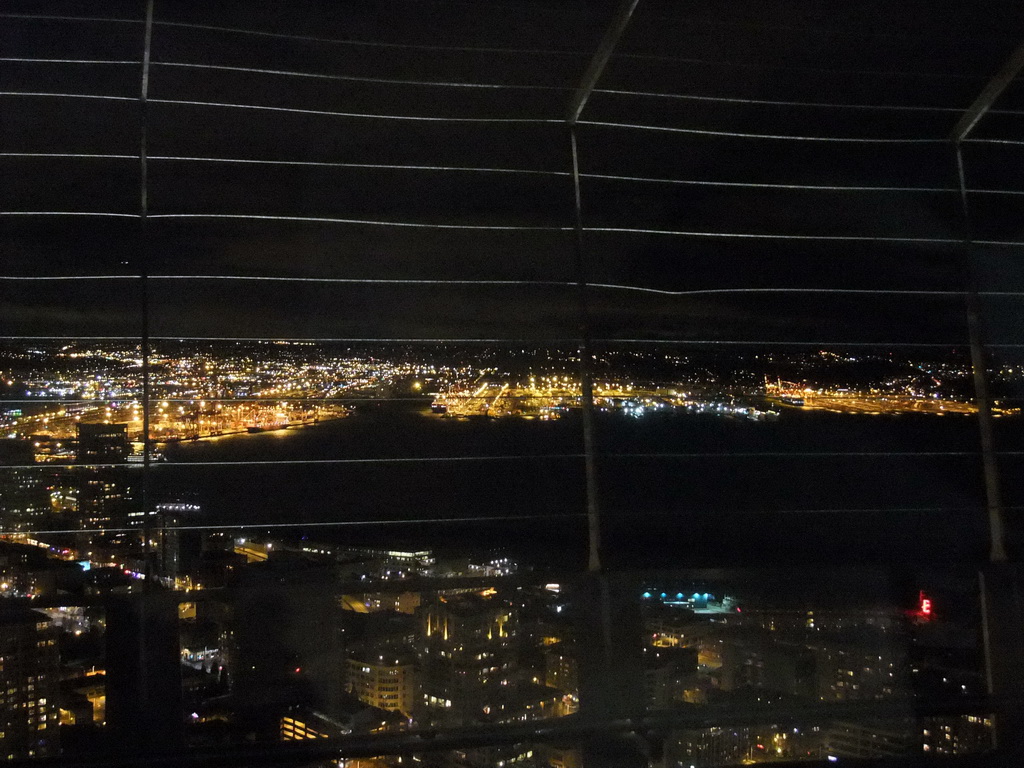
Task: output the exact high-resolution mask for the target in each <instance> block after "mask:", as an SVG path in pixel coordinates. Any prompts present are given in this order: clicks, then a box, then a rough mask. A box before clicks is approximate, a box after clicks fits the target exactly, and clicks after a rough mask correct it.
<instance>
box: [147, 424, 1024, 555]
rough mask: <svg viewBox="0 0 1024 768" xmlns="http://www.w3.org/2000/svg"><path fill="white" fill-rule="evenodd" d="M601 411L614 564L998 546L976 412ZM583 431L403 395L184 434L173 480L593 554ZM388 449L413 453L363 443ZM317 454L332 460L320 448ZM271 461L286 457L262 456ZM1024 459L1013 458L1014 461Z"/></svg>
mask: <svg viewBox="0 0 1024 768" xmlns="http://www.w3.org/2000/svg"><path fill="white" fill-rule="evenodd" d="M597 427H598V430H597V432H598V447H599V455H600V459H599V462H598V470H599V472H598V477H599V491H600V502H601V510H602V519H603V524H602V534H603V544H604V550H605V559H606V562H607V563H609V564H611V565H615V566H619V567H622V566H628V567H637V568H645V567H665V566H667V565H675V566H681V567H689V566H704V565H710V564H715V565H720V564H727V565H759V564H783V565H784V564H787V563H790V562H794V560H795V558H800V559H801V561H802V562H808V561H813V562H823V563H830V562H836V563H839V562H850V563H856V562H891V561H894V560H905V561H908V562H912V561H920V562H948V561H969V560H972V559H975V558H980V557H982V556H984V554H985V552H986V548H987V546H988V545H987V538H986V537H987V534H986V522H985V512H984V495H983V487H982V483H981V471H980V461H979V458H978V456H977V450H978V449H977V428H976V423H975V422H974V420H972V419H971V418H968V417H959V416H944V417H935V416H921V415H916V416H912V415H903V416H853V415H842V414H833V413H827V412H802V411H796V410H787V411H785V412H784V413H783V417H782V418H781V419H780V420H779V421H777V422H774V423H754V422H750V421H745V420H731V419H725V418H720V417H712V416H682V415H679V416H666V417H660V416H659V417H643V418H640V419H633V418H629V417H624V416H619V415H603V416H601V417H600V418H599V421H598V425H597ZM998 427H999V440H1000V447H1001V448H1003V449H1005V450H1020V448H1021V439H1020V432H1021V430H1020V428H1019V425H1018V423H1017V422H1016V421H1014V420H1008V419H1007V420H1001V421H1000V422H998ZM581 446H582V441H581V428H580V422H579V420H578V418H574V417H569V418H566V419H564V420H561V421H556V422H541V421H524V420H497V421H458V420H454V419H442V418H439V417H436V416H433V415H430V414H429V413H428V412H427V411H425V410H424V409H422V407H421V406H417V407H410V408H409V409H405V410H403V409H401V408H400V407H394V408H387V407H385V408H378V409H372V410H366V411H361V412H357V413H356V414H355V415H353V416H352V417H350V418H348V419H345V420H341V421H335V422H328V423H324V424H321V425H318V426H315V427H309V428H304V429H293V430H287V431H281V432H275V433H267V434H261V435H242V436H237V437H231V438H223V439H220V440H216V441H204V442H198V443H192V444H188V445H182V446H177V447H174V448H172V449H171V450H169V451H168V459H169V461H168V462H166V463H164V464H162V465H160V467H159V472H158V476H157V482H156V490H157V493H158V494H160V495H163V496H167V497H171V496H174V495H176V494H178V493H180V492H182V491H191V492H194V493H195V494H197V496H198V498H199V500H200V502H201V503H202V505H203V508H204V511H203V516H202V520H201V522H204V523H209V524H232V525H234V524H250V525H257V526H259V525H266V524H270V523H276V524H286V525H287V526H295V528H294V529H293V530H294V531H295V532H302V533H304V534H306V535H308V536H309V537H310V538H316V539H325V540H331V541H337V542H352V543H372V544H387V545H392V546H397V545H403V546H405V545H415V546H432V547H436V548H438V549H441V550H446V549H447V550H459V549H463V548H488V547H495V548H501V549H504V550H507V551H510V552H512V553H513V554H516V555H518V556H522V557H526V558H528V559H530V560H534V561H538V560H539V561H544V562H547V563H549V564H553V565H564V566H566V567H567V568H575V567H578V566H579V565H580V564H581V563H582V562H583V558H584V555H585V541H586V527H585V524H584V515H585V511H586V504H585V483H584V474H583V461H582V459H581V458H579V457H578V454H579V453H580V452H581ZM573 454H577V456H573ZM652 454H657V455H656V456H655V455H652ZM835 454H844V455H835ZM910 454H913V455H910ZM461 457H474V458H473V459H472V460H463V459H462V458H461ZM508 457H515V458H508ZM375 459H389V460H390V459H400V460H401V461H383V462H377V461H365V462H364V461H361V460H375ZM418 459H429V460H427V461H420V460H418ZM309 460H314V461H320V462H327V463H302V462H307V461H309ZM330 460H345V462H340V463H329V461H330ZM351 460H360V461H356V462H355V463H347V462H349V461H351ZM264 461H265V462H274V463H273V464H250V463H248V462H264ZM282 461H283V462H298V463H293V464H280V463H277V462H282ZM182 462H241V463H239V464H223V465H221V464H212V465H210V466H188V467H186V466H183V465H182ZM1020 463H1021V460H1020V457H1016V456H1007V457H1004V459H1003V464H1004V466H1003V468H1004V479H1008V478H1013V477H1015V476H1017V470H1018V469H1019V468H1020V467H1019V465H1020ZM1004 486H1005V489H1004V490H1005V491H1006V493H1007V503H1008V504H1010V505H1015V504H1020V503H1021V499H1020V489H1019V484H1018V483H1015V482H1004ZM318 523H328V524H331V525H329V526H318V525H316V524H318ZM286 532H292V529H289V530H287V531H286Z"/></svg>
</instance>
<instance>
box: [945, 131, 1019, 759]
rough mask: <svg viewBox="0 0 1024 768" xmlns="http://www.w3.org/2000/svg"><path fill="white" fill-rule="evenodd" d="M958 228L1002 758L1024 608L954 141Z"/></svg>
mask: <svg viewBox="0 0 1024 768" xmlns="http://www.w3.org/2000/svg"><path fill="white" fill-rule="evenodd" d="M953 147H954V152H955V159H956V171H957V181H958V185H959V190H960V207H961V215H962V222H961V225H962V228H963V260H964V270H963V272H964V280H965V283H966V284H965V286H964V296H965V301H966V313H967V330H968V336H969V341H970V347H971V367H972V369H973V379H974V394H975V402H976V404H977V406H978V437H979V440H980V445H981V460H982V471H983V475H984V481H985V506H986V508H987V510H988V523H989V539H990V548H989V565H988V567H987V568H983V569H981V570H980V571H979V573H978V587H979V599H980V603H981V632H982V644H983V648H982V651H983V652H984V662H985V683H986V690H987V692H988V694H989V695H990V696H992V697H993V698H994V699H995V701H996V705H995V707H994V709H995V711H994V712H993V715H994V720H995V728H994V729H993V732H992V745H993V747H995V748H997V749H999V750H1000V752H1001V753H1002V754H1004V755H1006V756H1007V757H1009V756H1010V755H1017V754H1019V753H1020V752H1021V751H1022V750H1024V711H1022V710H1021V706H1020V702H1021V699H1022V692H1024V638H1022V635H1021V629H1022V627H1024V609H1022V605H1021V598H1020V590H1019V583H1020V574H1019V573H1018V570H1017V567H1016V565H1015V564H1013V563H1010V562H1008V558H1007V552H1006V541H1005V528H1004V523H1005V520H1004V514H1005V510H1004V508H1003V499H1002V488H1001V486H1000V478H999V465H998V456H997V453H996V448H995V435H994V431H993V423H992V402H991V398H990V394H989V386H988V383H989V382H988V366H987V360H986V355H985V343H984V328H983V323H982V308H981V301H980V299H979V297H978V285H977V275H976V268H975V263H974V241H973V232H972V228H971V217H970V207H969V205H968V200H967V175H966V171H965V168H964V158H963V151H962V147H961V144H960V141H958V140H956V141H954V142H953Z"/></svg>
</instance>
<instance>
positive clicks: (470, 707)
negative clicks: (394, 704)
mask: <svg viewBox="0 0 1024 768" xmlns="http://www.w3.org/2000/svg"><path fill="white" fill-rule="evenodd" d="M419 616H420V624H421V626H420V631H421V634H420V647H419V649H418V650H419V652H418V660H419V667H420V691H421V693H420V696H421V699H420V702H419V705H420V706H419V707H418V710H419V716H418V717H419V719H421V720H429V721H432V722H442V723H451V724H460V725H461V724H468V723H472V722H475V721H477V720H480V719H488V718H491V719H500V715H501V712H502V711H503V710H504V709H505V708H506V707H508V706H511V703H512V701H513V700H514V698H515V696H514V693H515V691H516V688H517V685H518V679H517V674H516V666H517V665H516V653H515V646H514V641H515V636H516V612H515V609H514V607H513V606H512V604H511V603H510V602H509V601H507V600H505V599H502V598H500V597H498V596H496V595H491V596H486V597H485V596H483V595H480V594H476V593H473V594H461V595H450V596H447V597H446V596H439V597H437V598H436V599H435V600H433V601H432V602H428V603H425V604H423V605H421V606H420V612H419Z"/></svg>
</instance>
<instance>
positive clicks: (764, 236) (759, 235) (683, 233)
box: [583, 227, 1024, 245]
mask: <svg viewBox="0 0 1024 768" xmlns="http://www.w3.org/2000/svg"><path fill="white" fill-rule="evenodd" d="M583 231H584V232H605V233H619V234H638V235H671V236H676V237H714V238H737V239H750V240H819V241H846V242H867V243H934V244H940V245H963V242H964V241H963V240H960V239H956V238H949V237H886V236H878V237H876V236H872V235H783V234H773V233H764V232H698V231H691V230H677V229H648V228H642V227H583ZM975 242H982V241H980V240H979V241H975ZM1017 244H1018V245H1024V243H1017Z"/></svg>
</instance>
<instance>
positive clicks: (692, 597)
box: [643, 592, 715, 600]
mask: <svg viewBox="0 0 1024 768" xmlns="http://www.w3.org/2000/svg"><path fill="white" fill-rule="evenodd" d="M643 596H644V598H645V599H647V600H650V599H651V598H653V597H656V596H657V595H656V594H655V593H653V592H644V595H643ZM660 597H661V599H662V600H671V599H673V598H672V596H671V595H670V594H669V593H667V592H662V593H661V595H660ZM675 599H676V600H714V599H715V596H714V595H712V594H709V593H708V592H705V593H703V594H701V593H700V592H694V593H693V594H692V595H690V597H686V596H685V595H684V594H683V593H682V592H677V593H676V596H675Z"/></svg>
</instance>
